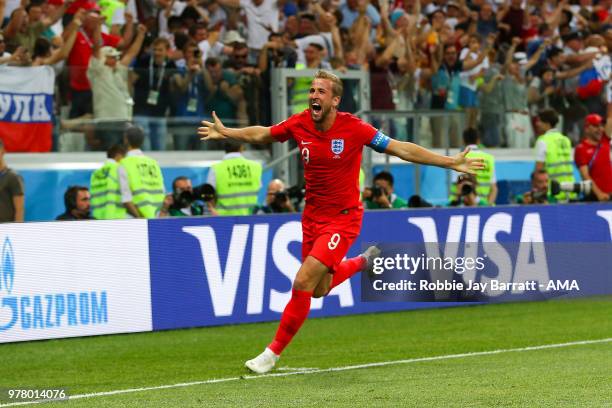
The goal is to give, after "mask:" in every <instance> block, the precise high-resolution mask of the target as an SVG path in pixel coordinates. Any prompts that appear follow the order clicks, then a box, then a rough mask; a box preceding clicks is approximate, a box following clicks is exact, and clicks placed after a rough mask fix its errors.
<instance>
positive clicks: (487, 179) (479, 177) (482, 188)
mask: <svg viewBox="0 0 612 408" xmlns="http://www.w3.org/2000/svg"><path fill="white" fill-rule="evenodd" d="M466 157H476V158H477V157H482V159H483V160H484V165H485V167H484V169H482V170H476V181H477V182H478V186H477V187H476V194H477V195H478V197H480V198H483V199H484V200H488V199H489V194H490V193H491V184H492V181H493V173H494V172H495V157H493V155H492V154H490V153H485V152H482V151H480V150H471V151H470V152H469V153H468V154H467V156H466ZM450 195H451V196H450V201H452V200H454V199H455V197H457V184H456V183H453V184H451V188H450Z"/></svg>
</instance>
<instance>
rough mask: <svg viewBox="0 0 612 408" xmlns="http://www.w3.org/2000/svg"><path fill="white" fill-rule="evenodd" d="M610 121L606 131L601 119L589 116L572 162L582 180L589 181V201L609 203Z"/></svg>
mask: <svg viewBox="0 0 612 408" xmlns="http://www.w3.org/2000/svg"><path fill="white" fill-rule="evenodd" d="M611 127H612V121H611V120H610V119H608V124H607V125H606V130H605V131H604V129H603V119H602V117H601V116H599V115H597V114H590V115H588V116H587V117H586V119H585V121H584V138H583V139H582V141H581V142H580V143H579V144H578V146H576V149H575V151H574V161H575V163H576V167H578V171H579V172H580V176H581V177H582V180H584V181H586V180H591V182H592V192H591V196H589V197H586V199H587V200H589V201H609V200H610V194H612V164H611V163H610V133H609V132H610V131H611V130H612V129H611Z"/></svg>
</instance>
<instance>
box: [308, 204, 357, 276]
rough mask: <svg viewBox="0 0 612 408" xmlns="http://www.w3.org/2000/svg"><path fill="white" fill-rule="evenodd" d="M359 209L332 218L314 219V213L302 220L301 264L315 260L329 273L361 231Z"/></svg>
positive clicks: (315, 217) (346, 211) (344, 211)
mask: <svg viewBox="0 0 612 408" xmlns="http://www.w3.org/2000/svg"><path fill="white" fill-rule="evenodd" d="M362 218H363V207H357V208H352V209H349V210H343V211H341V212H339V213H338V214H337V215H335V216H334V217H329V216H326V217H317V216H316V212H315V211H308V212H305V213H304V216H303V218H302V234H303V239H302V262H303V261H304V260H305V259H306V257H307V256H308V255H310V256H313V257H315V258H316V259H318V260H319V261H321V263H323V264H324V265H325V266H327V267H328V268H329V269H330V272H333V269H334V267H335V266H336V265H338V264H339V263H340V262H342V259H344V257H345V256H346V253H347V252H348V250H349V248H350V247H351V245H352V244H353V242H354V241H355V238H357V236H358V235H359V232H360V231H361V221H362Z"/></svg>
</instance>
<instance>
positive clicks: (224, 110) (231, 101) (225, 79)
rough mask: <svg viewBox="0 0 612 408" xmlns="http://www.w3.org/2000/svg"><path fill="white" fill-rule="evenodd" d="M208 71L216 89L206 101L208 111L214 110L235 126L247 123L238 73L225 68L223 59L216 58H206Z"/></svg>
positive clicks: (221, 117) (222, 118) (223, 119)
mask: <svg viewBox="0 0 612 408" xmlns="http://www.w3.org/2000/svg"><path fill="white" fill-rule="evenodd" d="M206 71H207V72H208V74H209V75H210V78H211V81H212V83H214V84H215V88H214V90H212V91H211V92H210V96H209V98H208V99H207V101H206V111H208V112H211V111H214V112H216V113H217V116H219V118H220V119H221V120H222V121H224V122H227V123H229V124H230V125H234V126H242V125H244V124H246V121H247V117H246V102H245V100H244V92H243V91H242V88H241V87H240V84H239V83H238V79H237V78H236V75H235V74H234V73H233V72H232V71H230V70H228V69H223V68H222V66H221V61H219V60H218V59H216V58H209V59H207V60H206Z"/></svg>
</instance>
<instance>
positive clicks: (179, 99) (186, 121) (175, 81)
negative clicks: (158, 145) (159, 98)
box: [170, 42, 220, 150]
mask: <svg viewBox="0 0 612 408" xmlns="http://www.w3.org/2000/svg"><path fill="white" fill-rule="evenodd" d="M183 54H184V55H185V61H186V62H185V64H186V67H185V68H179V69H178V73H177V74H175V75H174V76H173V77H172V81H171V82H170V92H171V94H172V104H171V105H170V115H171V116H172V117H173V119H174V121H175V123H174V125H173V126H172V134H173V136H174V149H175V150H195V149H199V148H200V145H201V143H200V141H199V139H198V137H197V135H196V133H195V132H194V129H195V128H197V126H198V124H199V123H200V121H201V120H202V118H206V117H208V116H209V115H210V113H209V112H210V111H208V112H207V111H206V101H207V100H208V99H210V96H211V94H212V93H213V92H214V90H215V89H216V87H217V85H213V81H212V79H211V76H210V74H209V72H208V70H206V69H203V67H202V58H201V51H200V49H199V48H198V46H197V44H196V43H194V42H190V43H188V44H187V45H186V46H185V48H184V51H183ZM219 65H220V64H219Z"/></svg>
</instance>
